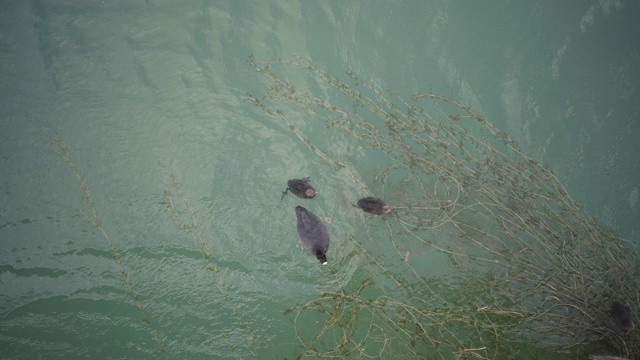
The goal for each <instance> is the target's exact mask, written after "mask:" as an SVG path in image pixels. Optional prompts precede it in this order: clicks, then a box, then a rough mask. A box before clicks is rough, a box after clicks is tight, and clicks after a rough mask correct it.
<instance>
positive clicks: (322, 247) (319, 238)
mask: <svg viewBox="0 0 640 360" xmlns="http://www.w3.org/2000/svg"><path fill="white" fill-rule="evenodd" d="M296 218H297V219H298V224H297V225H298V237H299V238H300V245H302V248H303V249H305V250H306V251H307V252H309V253H311V254H313V255H315V256H316V258H318V261H320V262H321V263H322V265H327V256H326V255H325V254H326V253H327V250H328V249H329V232H328V231H327V226H326V225H325V224H323V223H322V221H320V219H318V217H317V216H315V215H314V214H313V213H311V212H310V211H309V210H307V209H305V208H303V207H302V206H296Z"/></svg>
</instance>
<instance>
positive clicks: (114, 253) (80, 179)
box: [54, 136, 167, 358]
mask: <svg viewBox="0 0 640 360" xmlns="http://www.w3.org/2000/svg"><path fill="white" fill-rule="evenodd" d="M54 146H55V151H56V153H57V154H58V155H60V156H61V157H62V158H63V159H64V161H65V162H66V163H67V165H68V166H69V170H71V173H72V174H73V176H74V177H75V178H76V182H77V183H78V186H79V187H80V189H81V190H82V191H83V192H84V195H85V202H86V205H87V206H88V207H89V210H90V214H86V213H84V212H83V215H84V216H85V218H86V219H87V220H88V221H90V222H91V223H92V224H93V225H94V226H95V227H96V228H97V229H98V230H99V231H100V233H101V234H102V236H103V238H104V239H105V240H106V241H107V243H108V244H109V247H110V249H111V258H112V259H113V261H114V262H115V263H116V264H117V265H118V268H119V269H120V275H121V276H122V280H123V281H124V283H125V286H126V288H127V292H128V293H129V296H130V297H131V301H132V302H133V304H134V305H135V306H136V308H137V309H138V312H140V316H141V317H142V322H143V323H144V324H145V326H146V327H147V328H148V329H149V331H150V332H151V336H152V338H153V341H155V343H156V346H157V348H158V351H159V352H160V353H161V354H162V356H163V357H164V358H166V357H167V350H166V349H165V347H164V346H162V344H161V343H160V338H159V336H158V332H157V331H156V329H155V328H154V327H153V324H152V323H151V320H150V319H149V316H148V315H147V313H146V312H145V310H144V305H143V304H142V300H140V297H139V296H138V294H137V293H136V291H135V288H134V286H133V282H132V281H131V279H130V278H129V274H128V272H127V269H126V267H125V265H124V262H123V261H122V256H120V251H118V248H117V247H116V246H115V244H114V243H113V240H111V237H110V236H109V234H108V233H107V231H106V230H105V228H104V226H103V225H102V221H100V217H99V216H98V212H97V210H96V207H95V205H94V203H93V197H92V196H91V189H90V187H89V182H88V181H87V179H86V178H85V177H84V176H82V174H81V173H80V171H79V170H78V168H77V167H76V165H75V164H74V162H73V159H72V158H71V152H70V151H69V148H68V147H67V144H66V143H65V142H64V139H63V138H62V137H61V136H58V137H56V138H55V140H54Z"/></svg>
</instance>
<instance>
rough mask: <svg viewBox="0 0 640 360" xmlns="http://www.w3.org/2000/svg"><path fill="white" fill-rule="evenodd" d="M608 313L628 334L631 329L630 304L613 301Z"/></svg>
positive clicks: (631, 315)
mask: <svg viewBox="0 0 640 360" xmlns="http://www.w3.org/2000/svg"><path fill="white" fill-rule="evenodd" d="M610 313H611V317H612V318H613V320H615V322H616V324H617V325H618V326H619V327H620V328H621V329H622V330H624V331H625V332H626V333H627V334H630V333H631V332H632V331H633V314H632V313H631V306H629V305H627V304H621V303H619V302H614V303H613V305H611V310H610Z"/></svg>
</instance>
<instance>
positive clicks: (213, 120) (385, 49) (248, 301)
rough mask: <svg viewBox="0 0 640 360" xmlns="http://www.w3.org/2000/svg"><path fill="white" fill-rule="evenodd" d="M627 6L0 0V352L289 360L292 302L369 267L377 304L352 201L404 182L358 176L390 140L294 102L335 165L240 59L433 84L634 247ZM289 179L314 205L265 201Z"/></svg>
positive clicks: (421, 88) (638, 66) (430, 269)
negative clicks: (302, 243) (333, 126)
mask: <svg viewBox="0 0 640 360" xmlns="http://www.w3.org/2000/svg"><path fill="white" fill-rule="evenodd" d="M638 10H640V9H639V8H638V4H637V3H636V2H633V1H600V2H587V3H585V2H582V1H571V2H563V3H562V4H556V3H542V4H529V3H522V4H521V3H509V4H505V3H503V2H492V3H482V4H480V3H478V4H468V3H459V4H456V3H449V2H431V1H430V2H417V1H415V2H414V1H401V2H394V3H391V2H379V3H378V2H375V3H372V2H348V3H342V2H318V3H315V2H304V1H300V2H297V1H287V2H261V1H260V2H258V1H256V2H245V1H198V2H188V3H184V2H180V3H178V2H171V1H167V2H159V1H152V2H142V1H135V2H134V1H82V2H72V1H31V2H28V1H5V2H3V3H2V4H1V5H0V78H1V81H0V93H1V94H2V96H1V97H0V118H1V119H2V125H3V126H2V131H0V174H1V175H0V357H2V358H6V359H22V358H47V359H49V358H54V359H55V358H60V359H69V358H149V359H155V358H174V359H199V358H208V359H210V358H254V357H258V358H280V359H281V358H285V357H286V358H295V357H296V356H298V355H300V354H301V353H302V352H303V351H304V349H303V347H301V343H300V341H299V338H297V337H296V329H298V330H299V328H303V329H305V328H308V329H311V330H309V331H310V332H313V331H314V330H313V329H316V327H315V325H314V323H313V322H314V321H320V320H319V319H317V318H315V319H314V318H313V317H312V316H306V317H303V318H301V319H300V322H298V323H297V325H298V327H294V326H293V324H292V322H293V321H296V319H294V318H293V317H292V316H291V315H285V314H284V312H285V311H286V310H287V309H288V308H290V307H292V306H294V305H296V304H303V303H305V302H307V301H310V300H312V299H314V297H317V296H319V295H321V294H323V293H326V292H336V291H339V290H340V289H346V290H349V291H354V290H355V289H354V287H355V288H357V284H360V283H362V281H363V280H364V279H368V278H375V279H376V280H377V281H379V282H380V283H379V286H378V288H377V289H376V290H375V291H377V292H378V293H377V294H388V292H387V291H390V290H388V289H387V285H388V284H385V280H384V274H383V273H381V272H380V271H379V268H378V267H376V266H375V265H374V264H372V260H371V258H369V257H366V256H362V252H363V249H362V248H361V247H360V246H361V245H362V244H365V245H364V246H370V247H371V248H370V249H376V250H377V252H375V253H376V254H377V255H376V257H375V259H377V260H378V261H380V262H382V263H384V264H385V266H386V267H388V268H389V269H392V270H393V271H399V272H401V271H403V270H402V266H403V264H404V261H403V259H402V258H400V257H399V256H398V253H397V251H396V247H395V244H390V243H389V241H387V239H386V237H385V236H386V235H385V234H386V232H387V224H388V223H387V222H385V221H383V220H381V219H379V218H372V217H369V216H365V215H363V214H362V213H360V212H358V211H357V210H355V209H354V208H353V207H352V206H351V203H352V202H355V201H356V200H357V199H358V198H359V197H361V196H364V195H369V194H375V195H378V196H381V197H382V196H384V197H385V199H386V200H387V201H389V202H394V200H396V199H393V194H394V191H391V190H390V189H398V188H401V186H402V183H401V180H400V179H395V180H396V183H391V184H388V186H382V185H381V184H380V182H379V181H374V179H373V177H374V176H375V175H376V174H377V172H378V171H380V170H381V169H382V168H384V166H386V165H387V163H388V159H387V158H386V157H385V156H384V154H380V153H376V152H375V151H371V150H366V149H362V148H361V147H360V146H359V143H358V142H356V141H354V140H353V139H352V138H350V137H348V136H345V135H343V134H340V133H337V132H329V131H327V130H326V129H325V127H324V125H323V124H322V123H319V122H315V121H312V119H311V117H312V115H311V114H310V113H306V112H304V111H299V117H297V118H295V121H296V122H295V126H296V129H297V131H299V132H300V133H301V134H302V135H303V136H304V138H305V139H307V141H308V142H309V143H312V144H314V145H315V146H317V147H318V148H319V149H321V150H322V152H324V153H326V154H328V156H329V157H330V158H331V159H333V160H337V161H339V162H340V163H342V164H344V165H345V166H346V168H347V169H348V172H345V171H339V170H336V167H335V166H334V164H332V163H331V161H326V160H325V159H322V158H321V157H319V156H318V155H317V153H315V152H313V151H311V150H310V149H309V147H308V146H307V145H305V143H304V142H303V141H301V140H300V139H299V138H298V137H296V136H295V134H294V133H292V132H291V131H290V130H289V129H288V128H287V127H286V126H283V124H282V123H281V122H279V121H278V120H277V119H274V118H273V117H269V116H267V115H266V114H265V113H264V112H261V111H259V110H258V109H256V107H254V106H253V105H252V104H251V103H250V102H249V101H247V94H251V95H254V96H259V95H261V94H264V93H265V92H266V91H267V90H266V82H265V79H264V78H263V77H262V76H260V74H258V73H257V72H256V71H255V69H254V68H253V67H252V66H251V65H249V64H248V63H247V58H248V56H249V55H250V54H253V56H254V57H255V58H256V59H257V60H273V59H276V58H283V59H289V58H292V57H293V56H295V55H300V56H303V57H305V58H308V59H311V60H312V61H313V62H314V63H316V64H318V65H319V66H322V67H325V68H329V69H331V71H332V73H333V74H334V75H337V76H342V74H344V73H345V71H347V70H350V71H352V72H354V73H356V74H357V75H358V76H359V77H360V78H362V79H364V80H366V81H370V82H373V83H375V84H378V85H379V86H381V87H383V88H388V89H393V90H396V91H398V92H399V93H400V95H401V96H402V97H405V98H410V97H411V96H412V95H413V94H416V93H424V92H428V91H429V90H432V91H433V92H434V93H438V94H442V95H445V96H448V97H450V98H452V99H455V100H456V101H459V102H460V103H463V104H466V105H467V106H469V107H470V108H471V109H473V110H474V111H475V112H477V113H479V114H481V115H483V116H485V117H486V118H488V119H491V121H493V122H494V123H495V124H496V125H497V126H498V127H500V128H502V129H503V130H505V131H508V132H509V133H510V134H511V136H512V137H513V138H514V139H515V140H517V141H519V142H520V143H521V145H522V148H523V150H524V152H525V153H527V154H528V155H529V156H531V157H532V158H534V159H537V160H539V161H541V162H543V163H547V164H549V165H550V167H551V168H552V169H553V170H554V171H555V172H556V174H558V177H559V178H560V179H561V181H562V182H563V184H564V185H565V187H566V189H567V191H568V192H569V194H570V195H571V196H572V197H574V198H575V199H576V200H578V201H580V202H583V203H584V204H585V209H586V211H587V212H588V213H590V214H591V215H593V216H594V217H595V218H596V219H597V220H598V221H599V222H600V223H601V224H602V225H603V226H608V227H611V228H612V229H614V230H615V231H616V232H617V233H618V234H619V235H620V236H621V237H622V238H623V239H625V240H628V241H629V243H630V244H632V245H635V244H637V242H638V241H639V240H640V225H639V224H638V222H637V220H638V218H640V205H639V204H638V197H639V195H638V192H639V191H640V190H639V188H640V160H639V158H638V154H640V151H639V150H640V146H639V145H638V142H637V136H638V134H639V133H640V121H639V120H638V119H639V114H640V105H639V104H640V101H638V100H639V94H640V89H639V88H638V84H639V80H640V46H639V45H638V43H637V37H638V34H640V25H638V24H637V21H636V20H637V16H635V13H637V11H638ZM290 76H291V77H294V76H301V75H300V74H299V73H295V72H292V73H291V74H290ZM345 77H346V76H345ZM292 80H296V81H298V82H300V81H302V82H303V83H306V84H307V86H308V88H309V89H308V90H310V91H312V92H314V93H316V94H317V95H318V96H322V95H324V94H330V92H329V91H328V90H327V89H326V88H322V87H320V86H319V85H318V82H316V81H314V80H313V79H310V78H309V79H307V78H304V77H303V78H301V79H300V78H296V79H293V78H292ZM283 106H285V105H283ZM56 139H58V140H56ZM61 141H63V143H64V144H65V145H66V147H67V149H68V151H67V152H65V151H64V150H62V148H61ZM65 155H68V156H69V157H68V158H66V159H65ZM65 160H66V161H65ZM304 176H310V177H311V180H312V183H313V184H314V186H316V188H317V189H318V191H319V195H318V196H317V197H316V198H315V199H313V200H302V199H298V198H295V197H293V196H290V195H289V196H287V197H285V198H284V199H283V200H282V201H280V194H281V191H282V190H284V188H285V186H286V180H288V179H290V178H295V177H304ZM78 179H79V180H80V181H79V180H78ZM398 193H401V192H400V191H396V192H395V194H398ZM88 196H90V199H91V201H88ZM405 200H407V199H402V201H405ZM396 201H399V200H396ZM296 205H303V206H306V207H308V208H309V209H310V210H312V211H313V212H314V213H316V214H317V215H319V216H320V217H321V218H322V219H323V220H325V221H326V222H327V223H328V229H329V233H330V234H331V246H330V249H329V252H328V254H327V256H328V258H329V265H328V266H326V267H322V265H320V264H319V263H318V262H317V260H315V259H314V258H313V257H311V256H308V255H307V254H305V253H304V252H303V251H302V250H301V249H300V248H299V247H297V246H296V243H297V234H296V227H295V212H294V207H295V206H296ZM391 222H393V220H391ZM354 239H359V240H360V241H354ZM363 240H364V241H363ZM385 249H386V250H385ZM365 250H366V249H365ZM404 250H406V249H403V251H404ZM411 250H412V251H420V250H419V249H411ZM418 268H419V269H420V271H424V272H425V273H433V274H438V272H439V271H442V267H440V266H439V265H438V264H420V266H419V267H418ZM443 275H445V276H446V275H447V274H443ZM438 289H440V290H439V291H443V292H446V284H445V285H444V286H442V288H438ZM372 291H374V290H372ZM375 291H374V294H370V296H374V295H376V294H375ZM434 291H435V290H434ZM636 300H637V299H636ZM637 305H638V304H635V306H636V309H637ZM304 322H309V326H308V327H306V326H305V325H301V323H302V324H304ZM352 355H353V356H354V357H358V356H363V355H357V356H356V354H352ZM452 356H453V355H452Z"/></svg>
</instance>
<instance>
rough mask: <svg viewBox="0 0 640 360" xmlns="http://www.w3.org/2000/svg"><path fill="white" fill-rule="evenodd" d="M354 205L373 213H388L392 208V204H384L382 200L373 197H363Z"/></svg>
mask: <svg viewBox="0 0 640 360" xmlns="http://www.w3.org/2000/svg"><path fill="white" fill-rule="evenodd" d="M354 206H355V207H357V208H360V209H362V210H363V211H366V212H368V213H371V214H374V215H382V214H388V213H390V212H391V210H393V206H391V205H386V204H385V203H384V201H382V200H381V199H378V198H375V197H364V198H362V199H360V200H358V205H354Z"/></svg>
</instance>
